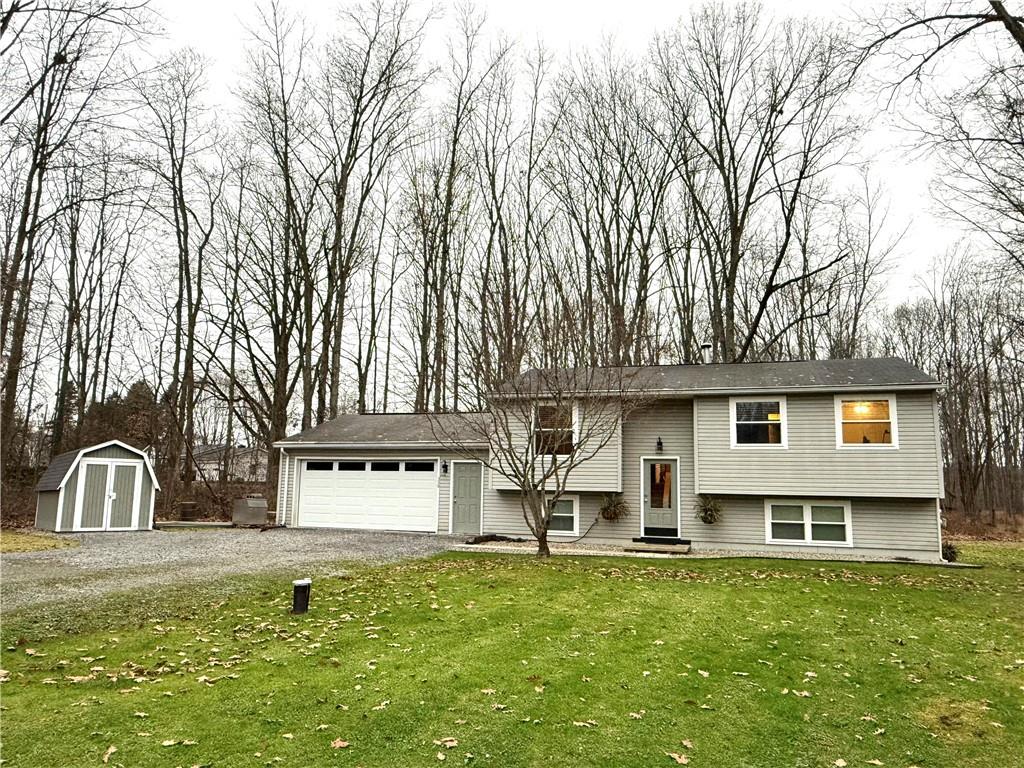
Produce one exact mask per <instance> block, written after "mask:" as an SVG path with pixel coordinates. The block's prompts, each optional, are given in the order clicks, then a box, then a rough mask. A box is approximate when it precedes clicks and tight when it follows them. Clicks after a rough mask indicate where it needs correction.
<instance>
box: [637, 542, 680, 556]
mask: <svg viewBox="0 0 1024 768" xmlns="http://www.w3.org/2000/svg"><path fill="white" fill-rule="evenodd" d="M623 549H624V550H625V551H626V552H649V553H657V554H662V555H688V554H690V545H689V544H630V545H629V546H627V547H623Z"/></svg>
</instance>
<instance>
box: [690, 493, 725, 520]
mask: <svg viewBox="0 0 1024 768" xmlns="http://www.w3.org/2000/svg"><path fill="white" fill-rule="evenodd" d="M694 512H696V513H697V519H698V520H700V521H701V522H702V523H704V524H706V525H713V524H714V523H717V522H718V521H719V519H721V517H722V502H720V501H719V500H718V499H716V498H714V497H713V496H709V495H708V494H706V493H702V494H700V496H698V497H697V504H696V505H695V507H694Z"/></svg>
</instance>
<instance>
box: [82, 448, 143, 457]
mask: <svg viewBox="0 0 1024 768" xmlns="http://www.w3.org/2000/svg"><path fill="white" fill-rule="evenodd" d="M82 458H83V459H128V460H129V461H139V460H140V459H141V458H142V457H141V456H139V454H137V453H135V452H133V451H126V450H125V449H124V448H122V447H121V446H119V445H108V446H107V447H106V448H100V449H99V450H96V451H85V452H84V453H83V454H82Z"/></svg>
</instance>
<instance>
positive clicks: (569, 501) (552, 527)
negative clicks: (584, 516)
mask: <svg viewBox="0 0 1024 768" xmlns="http://www.w3.org/2000/svg"><path fill="white" fill-rule="evenodd" d="M550 506H551V520H550V521H549V522H548V533H554V534H566V535H575V534H576V533H577V531H578V530H579V529H578V526H577V520H578V519H579V498H578V497H576V496H562V497H561V498H560V499H559V500H558V501H556V502H555V503H554V504H551V505H550Z"/></svg>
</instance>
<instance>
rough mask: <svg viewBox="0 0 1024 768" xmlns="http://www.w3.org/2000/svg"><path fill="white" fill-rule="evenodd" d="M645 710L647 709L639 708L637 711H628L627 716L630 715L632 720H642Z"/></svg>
mask: <svg viewBox="0 0 1024 768" xmlns="http://www.w3.org/2000/svg"><path fill="white" fill-rule="evenodd" d="M646 711H647V710H645V709H641V710H640V711H639V712H630V713H629V716H630V717H631V718H633V719H634V720H643V717H644V713H645V712H646Z"/></svg>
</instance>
